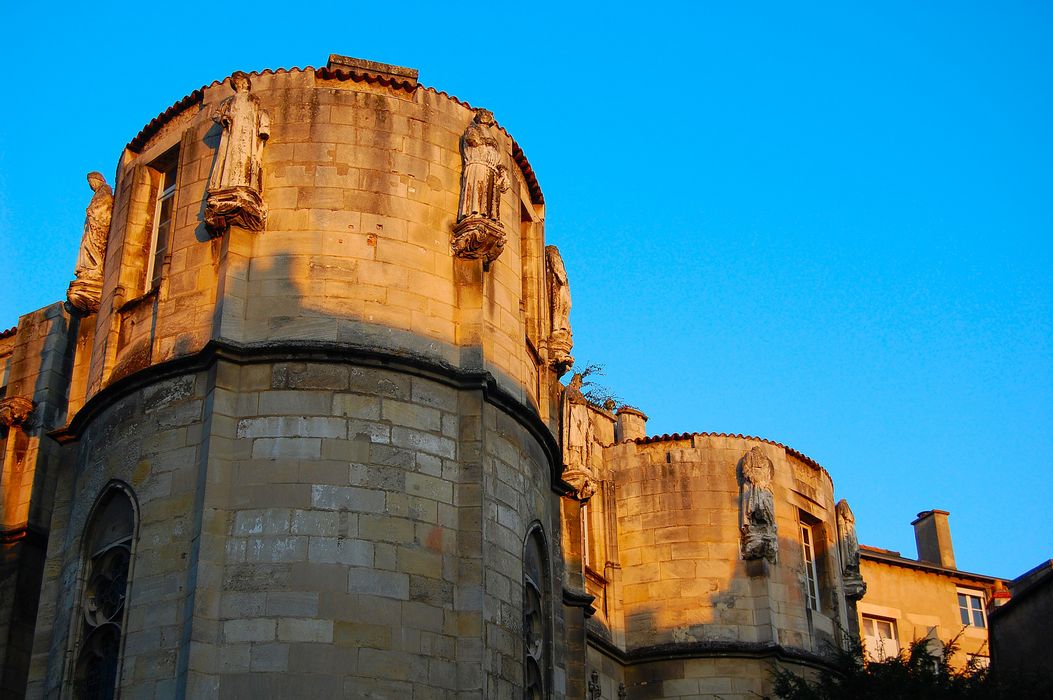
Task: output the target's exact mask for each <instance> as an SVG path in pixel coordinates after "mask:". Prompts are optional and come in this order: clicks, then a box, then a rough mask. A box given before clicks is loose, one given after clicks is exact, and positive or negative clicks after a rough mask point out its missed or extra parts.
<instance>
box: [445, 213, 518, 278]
mask: <svg viewBox="0 0 1053 700" xmlns="http://www.w3.org/2000/svg"><path fill="white" fill-rule="evenodd" d="M507 241H508V236H507V235H506V234H505V231H504V227H503V226H501V224H500V222H497V221H492V220H490V219H487V218H485V217H482V216H470V217H467V218H465V219H462V220H461V221H458V222H457V224H456V225H455V226H454V227H453V238H452V239H451V241H450V245H451V247H452V248H453V254H454V255H456V256H457V257H459V258H464V259H466V260H478V259H480V258H481V259H482V261H483V269H484V270H489V269H490V263H492V262H493V261H494V260H497V258H498V256H500V255H501V252H502V251H503V250H504V249H505V243H506V242H507Z"/></svg>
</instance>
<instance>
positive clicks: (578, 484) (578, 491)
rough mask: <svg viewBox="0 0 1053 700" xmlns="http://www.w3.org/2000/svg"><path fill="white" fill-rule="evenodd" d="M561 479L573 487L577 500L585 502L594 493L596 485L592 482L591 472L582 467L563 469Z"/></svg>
mask: <svg viewBox="0 0 1053 700" xmlns="http://www.w3.org/2000/svg"><path fill="white" fill-rule="evenodd" d="M563 481H566V482H567V483H568V484H570V485H571V487H572V488H573V489H574V495H575V496H576V497H577V499H578V500H579V501H582V502H585V501H587V500H589V499H590V498H592V496H593V495H594V494H595V493H596V485H595V484H594V483H593V477H592V474H589V473H588V472H587V471H585V470H583V469H565V470H564V471H563Z"/></svg>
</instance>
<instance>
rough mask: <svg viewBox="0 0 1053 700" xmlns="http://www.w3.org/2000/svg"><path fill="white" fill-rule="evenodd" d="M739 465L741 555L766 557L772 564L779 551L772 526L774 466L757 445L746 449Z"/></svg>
mask: <svg viewBox="0 0 1053 700" xmlns="http://www.w3.org/2000/svg"><path fill="white" fill-rule="evenodd" d="M741 464H742V495H741V497H740V513H741V516H740V522H739V524H740V527H741V530H742V558H743V559H767V560H768V561H770V562H772V563H775V558H776V556H777V555H778V552H779V536H778V531H777V530H776V527H775V498H774V496H773V495H772V490H771V484H772V480H773V479H774V478H775V465H773V464H772V461H771V460H770V459H768V458H767V457H766V456H765V455H764V452H763V451H762V450H761V448H759V447H754V448H752V449H751V450H750V451H749V452H747V453H746V455H745V456H744V457H743V458H742V462H741Z"/></svg>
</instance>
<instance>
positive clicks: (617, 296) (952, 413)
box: [0, 1, 1053, 576]
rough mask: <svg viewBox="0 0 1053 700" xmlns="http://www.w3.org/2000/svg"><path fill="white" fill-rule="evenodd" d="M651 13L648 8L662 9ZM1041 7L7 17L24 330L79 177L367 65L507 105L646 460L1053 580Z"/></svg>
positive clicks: (219, 6) (64, 278)
mask: <svg viewBox="0 0 1053 700" xmlns="http://www.w3.org/2000/svg"><path fill="white" fill-rule="evenodd" d="M645 7H646V11H645ZM1051 7H1053V6H1051V5H1049V4H1048V3H1044V2H1037V1H1036V2H999V3H978V2H946V3H941V2H926V3H906V2H881V3H854V2H848V3H846V2H830V3H813V2H803V3H785V2H778V3H776V2H773V3H757V2H734V3H732V2H727V3H719V4H717V3H690V4H684V5H671V4H667V3H651V4H649V5H646V6H643V5H640V4H635V3H634V4H626V5H619V4H617V3H611V2H606V3H597V4H595V5H592V6H588V7H586V6H582V7H578V6H576V4H575V3H567V2H563V3H558V4H551V5H550V4H545V3H519V4H515V3H505V4H501V3H475V4H471V5H458V6H455V5H452V4H451V5H447V4H445V3H442V4H440V3H429V4H426V5H420V6H416V5H414V4H412V3H398V4H390V3H388V4H385V3H361V4H359V3H347V4H344V5H339V4H337V5H333V4H330V5H296V4H294V3H275V4H274V5H273V6H268V3H266V2H255V3H241V4H238V3H229V4H228V3H207V4H206V3H200V4H196V3H193V2H182V3H178V4H177V5H172V4H171V3H168V4H165V3H155V4H154V5H151V4H149V3H142V2H137V3H134V4H129V5H128V6H127V7H118V6H116V5H115V6H113V7H110V6H108V5H107V4H105V3H91V4H84V3H77V4H73V3H69V4H68V6H66V7H62V6H61V5H58V6H56V5H54V4H49V3H23V2H18V3H13V2H9V3H5V4H4V7H3V8H2V9H0V27H2V29H0V32H2V35H3V36H2V37H0V38H2V40H0V59H2V64H3V65H4V67H5V71H6V75H7V77H6V81H5V90H4V94H3V98H2V103H0V104H2V108H0V256H2V259H3V260H4V263H5V265H4V273H3V275H2V276H0V326H2V327H9V326H12V325H14V324H15V323H16V322H17V317H18V315H19V314H20V313H25V312H28V311H30V310H33V309H36V308H38V307H40V306H43V305H45V304H47V303H49V302H52V301H55V300H58V299H61V298H62V297H63V295H64V292H65V288H66V284H67V282H68V281H69V279H70V278H71V276H72V271H73V265H74V260H75V257H76V248H77V245H78V242H79V240H80V234H81V225H82V221H83V216H84V213H83V212H84V207H85V205H86V204H87V202H88V198H89V195H90V190H89V189H88V187H87V185H86V183H85V180H84V175H85V173H87V172H88V171H89V170H101V171H103V172H104V173H106V174H107V176H109V177H111V179H112V173H113V172H114V169H115V166H116V162H117V158H118V156H119V155H120V150H121V148H122V147H123V145H124V144H125V143H127V142H128V141H129V140H130V139H131V138H132V137H133V136H134V135H135V134H136V133H137V132H138V131H139V129H140V128H142V126H143V125H144V124H146V123H147V122H148V121H150V119H152V118H153V117H154V116H156V115H157V114H158V113H159V112H161V111H163V110H164V109H165V108H167V107H168V106H169V105H170V104H172V103H173V102H175V101H176V100H178V99H179V98H181V97H182V96H183V95H185V94H187V93H188V92H190V91H191V90H194V89H195V88H197V87H199V86H201V85H203V84H207V83H209V82H211V81H212V80H214V79H220V78H223V77H224V76H226V75H228V74H230V73H231V72H232V71H234V70H237V69H243V70H259V69H263V68H268V67H270V68H277V67H292V66H304V65H314V66H318V65H322V64H324V63H325V61H326V57H327V56H328V54H329V53H331V52H335V53H343V54H347V55H351V56H358V57H362V58H369V59H373V60H379V61H384V62H389V63H397V64H400V65H406V66H412V67H415V68H418V69H419V70H420V72H421V80H422V82H424V83H425V84H427V85H432V86H435V87H437V88H439V89H441V90H446V91H448V92H450V93H452V94H455V95H457V96H458V97H461V98H462V99H465V100H468V101H469V102H471V103H472V104H474V105H478V106H485V107H487V108H489V109H491V110H493V112H494V113H495V115H496V116H497V119H498V120H499V121H500V122H501V124H502V125H504V126H505V127H507V128H508V129H509V130H510V131H511V133H512V134H513V135H515V137H516V138H517V139H518V141H519V142H520V143H521V144H522V146H523V148H524V150H525V151H526V153H527V156H528V157H529V158H530V160H531V163H532V164H533V166H534V168H535V170H536V171H537V173H538V177H539V179H540V182H541V186H542V188H543V190H544V192H545V196H546V200H547V205H548V216H547V234H548V238H549V240H550V242H552V243H555V244H557V245H559V246H560V248H561V250H562V251H563V256H564V259H565V261H566V265H567V268H568V271H569V274H570V275H571V282H572V290H573V296H574V309H573V315H572V320H573V325H574V334H575V340H576V347H575V353H574V354H575V356H577V357H578V358H579V360H583V359H584V360H589V361H592V362H600V363H603V364H605V365H606V367H607V376H606V377H605V381H606V383H608V384H609V385H610V386H611V387H612V388H613V389H614V390H615V391H616V392H618V393H619V394H620V395H621V396H622V397H624V398H625V399H626V400H627V401H629V402H631V403H633V404H635V405H637V406H639V407H641V408H642V409H644V410H645V411H646V412H647V413H648V414H649V415H650V416H651V422H650V426H649V427H650V431H651V432H652V433H663V432H676V431H694V430H699V431H726V432H734V433H740V432H741V433H747V434H753V435H759V436H762V437H766V438H770V439H773V440H777V441H780V442H783V443H786V444H788V445H790V446H792V447H795V448H797V449H799V450H800V451H802V452H804V453H805V454H807V455H809V456H811V457H813V458H815V459H816V460H818V461H819V462H820V463H822V464H823V465H824V466H825V467H826V468H827V469H828V470H829V471H830V473H831V474H832V475H833V478H834V481H835V485H836V488H837V493H838V496H839V497H846V498H848V499H849V501H850V502H851V503H852V506H853V508H854V510H855V512H856V516H857V519H858V522H859V534H860V539H861V540H862V541H863V542H864V543H868V544H873V545H877V546H883V547H887V548H891V549H897V550H900V551H902V552H903V553H904V554H905V555H908V556H913V555H914V553H915V550H914V542H913V531H912V529H911V527H910V521H911V520H912V519H913V517H914V516H915V514H916V513H917V512H918V511H920V510H923V509H928V508H942V509H945V510H948V511H950V512H951V525H952V530H953V536H954V544H955V549H956V552H957V555H958V564H959V566H960V568H963V569H966V570H972V571H978V572H981V573H988V574H993V575H999V576H1016V575H1019V574H1020V573H1023V572H1024V571H1025V570H1027V569H1029V568H1031V567H1032V566H1034V565H1035V564H1037V563H1039V562H1040V561H1042V560H1044V559H1048V558H1050V557H1053V521H1051V519H1050V516H1049V507H1050V504H1051V503H1053V488H1051V485H1050V484H1051V482H1053V458H1051V455H1053V273H1051V269H1053V240H1051V239H1053V235H1051V234H1053V206H1051V194H1053V104H1051V100H1053V85H1051V82H1053V41H1051V39H1050V38H1051V37H1053V9H1051Z"/></svg>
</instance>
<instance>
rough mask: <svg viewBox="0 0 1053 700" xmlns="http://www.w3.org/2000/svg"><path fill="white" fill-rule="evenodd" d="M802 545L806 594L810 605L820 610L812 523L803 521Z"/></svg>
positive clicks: (813, 608)
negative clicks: (808, 523) (806, 523)
mask: <svg viewBox="0 0 1053 700" xmlns="http://www.w3.org/2000/svg"><path fill="white" fill-rule="evenodd" d="M801 547H802V549H803V550H804V577H805V588H806V591H805V594H806V595H807V597H808V607H809V608H811V609H812V610H815V611H818V610H819V576H818V575H817V574H816V569H815V533H814V532H813V530H812V526H811V525H805V524H804V523H801Z"/></svg>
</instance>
